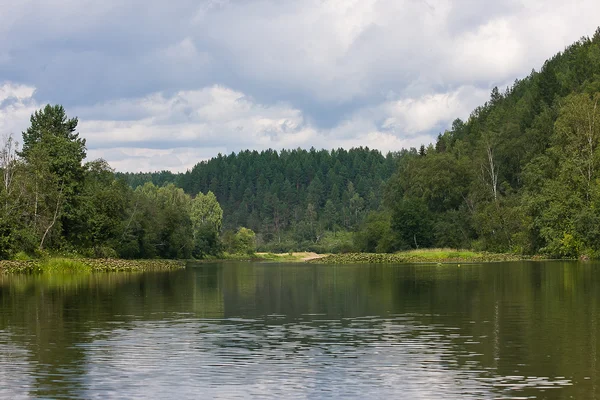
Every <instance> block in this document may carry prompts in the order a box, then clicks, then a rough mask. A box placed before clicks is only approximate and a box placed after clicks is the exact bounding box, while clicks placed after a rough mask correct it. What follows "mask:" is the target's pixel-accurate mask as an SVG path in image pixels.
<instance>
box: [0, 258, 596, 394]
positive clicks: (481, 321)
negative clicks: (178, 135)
mask: <svg viewBox="0 0 600 400" xmlns="http://www.w3.org/2000/svg"><path fill="white" fill-rule="evenodd" d="M599 313H600V264H596V263H575V262H573V263H566V262H531V263H525V262H520V263H492V264H479V265H465V264H463V265H461V266H458V265H444V266H435V265H356V266H353V265H348V266H346V265H344V266H334V265H311V264H267V263H220V264H197V265H189V266H188V268H187V269H186V270H181V271H175V272H164V273H137V274H128V273H104V274H91V275H65V276H60V275H46V276H44V275H39V276H24V275H4V276H0V398H10V399H19V398H78V399H79V398H108V397H110V398H128V399H133V398H139V399H147V398H156V399H159V398H165V399H166V398H174V399H175V398H176V399H198V398H222V399H234V398H273V399H281V398H286V399H288V398H290V399H291V398H343V399H348V398H376V399H387V398H406V399H440V398H445V399H446V398H447V399H453V398H461V399H509V398H514V399H517V398H518V399H522V398H537V399H570V398H573V399H600V388H599V387H598V385H599V384H600V373H599V372H600V371H599V369H600V365H599V360H598V355H599V350H600V349H599V344H598V342H599V338H598V323H599V319H598V318H599Z"/></svg>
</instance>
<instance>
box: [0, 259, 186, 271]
mask: <svg viewBox="0 0 600 400" xmlns="http://www.w3.org/2000/svg"><path fill="white" fill-rule="evenodd" d="M180 268H185V263H183V262H181V261H176V260H122V259H112V258H106V259H92V258H74V259H71V258H49V259H39V260H25V261H17V260H0V274H2V273H44V272H49V273H52V272H120V271H124V272H134V271H168V270H174V269H180Z"/></svg>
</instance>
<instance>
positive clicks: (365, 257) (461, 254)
mask: <svg viewBox="0 0 600 400" xmlns="http://www.w3.org/2000/svg"><path fill="white" fill-rule="evenodd" d="M526 259H531V258H530V257H524V256H519V255H514V254H498V253H486V252H476V251H470V250H454V249H423V250H411V251H404V252H399V253H394V254H381V253H347V254H331V255H328V256H326V257H322V258H318V259H314V260H309V262H314V263H322V264H399V263H475V262H494V261H519V260H526Z"/></svg>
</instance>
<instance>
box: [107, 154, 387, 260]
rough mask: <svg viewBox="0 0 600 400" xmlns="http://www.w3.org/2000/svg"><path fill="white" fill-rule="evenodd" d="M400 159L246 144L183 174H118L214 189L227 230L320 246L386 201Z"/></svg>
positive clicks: (274, 246)
mask: <svg viewBox="0 0 600 400" xmlns="http://www.w3.org/2000/svg"><path fill="white" fill-rule="evenodd" d="M395 161H396V158H395V157H394V156H393V155H392V154H388V155H387V156H383V155H382V154H381V153H380V152H379V151H377V150H370V149H368V148H356V149H350V150H349V151H347V150H344V149H338V150H332V151H326V150H320V151H317V150H315V149H311V150H302V149H297V150H282V151H281V152H277V151H274V150H266V151H262V152H257V151H242V152H240V153H237V154H235V153H232V154H230V155H228V156H222V155H219V156H218V157H215V158H213V159H211V160H209V161H205V162H201V163H199V164H197V165H196V166H195V167H194V168H193V169H192V170H191V171H188V172H186V173H182V174H177V175H175V174H172V173H170V172H166V171H165V172H158V173H154V174H143V173H138V174H118V176H119V177H124V178H125V179H126V181H127V182H128V183H129V185H131V186H132V187H136V186H139V185H142V184H144V183H145V182H153V183H154V184H155V185H163V184H165V183H174V184H175V185H177V186H178V187H181V188H182V189H184V191H185V192H186V193H189V194H192V195H194V194H196V193H202V192H204V193H206V192H208V191H211V192H213V193H214V194H215V195H216V196H217V199H218V201H219V203H220V204H221V207H222V208H223V215H224V218H223V227H224V229H225V230H234V229H236V228H238V227H240V226H244V227H248V228H250V229H252V230H253V231H255V232H257V233H258V235H259V237H258V239H259V244H262V247H266V248H268V249H271V250H280V251H287V250H292V249H293V250H300V249H307V248H309V247H310V248H312V249H319V243H320V241H321V240H322V236H323V234H324V233H325V232H327V231H329V232H335V231H340V230H343V231H355V230H357V229H358V227H359V226H360V224H361V223H362V222H363V220H364V218H365V216H366V215H367V214H368V213H369V212H371V211H375V210H377V209H379V207H380V205H381V201H382V197H383V183H384V182H385V181H386V180H387V179H389V178H390V176H391V175H392V173H393V172H394V170H395V168H396V164H395ZM268 244H270V245H268ZM350 245H351V243H350ZM345 246H346V248H348V249H349V248H350V247H349V244H348V243H346V244H345ZM333 250H335V249H333Z"/></svg>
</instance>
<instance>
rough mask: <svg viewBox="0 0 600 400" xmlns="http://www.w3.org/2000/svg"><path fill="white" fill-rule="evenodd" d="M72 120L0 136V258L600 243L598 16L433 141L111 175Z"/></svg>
mask: <svg viewBox="0 0 600 400" xmlns="http://www.w3.org/2000/svg"><path fill="white" fill-rule="evenodd" d="M76 126H77V120H76V119H69V118H68V117H67V116H66V113H65V110H64V109H63V108H62V107H60V106H54V107H53V106H48V107H46V108H45V109H43V110H40V111H39V112H36V113H35V114H34V115H33V116H32V118H31V127H30V128H29V129H28V130H27V131H26V132H24V133H23V140H22V149H21V150H18V151H17V150H16V149H15V146H14V142H13V139H8V140H6V141H5V145H4V150H3V151H2V154H1V156H2V157H1V159H0V169H1V170H2V172H3V173H2V179H3V185H2V187H1V188H0V200H1V204H2V207H3V212H2V214H1V217H0V218H1V219H0V256H1V257H4V258H6V257H13V256H15V254H18V253H19V252H26V253H29V252H35V251H42V250H43V249H46V248H48V249H56V250H61V249H67V250H69V251H81V252H85V253H86V254H91V255H97V256H104V255H115V256H120V257H129V258H136V257H150V258H152V257H165V258H178V257H180V258H181V257H191V256H195V257H203V256H205V255H207V254H218V253H219V251H221V250H222V249H229V250H235V249H236V248H237V247H236V246H238V247H239V243H241V242H243V241H244V240H245V239H244V235H246V236H248V235H251V232H254V233H255V234H256V237H255V240H256V244H257V246H258V249H262V250H268V251H286V252H287V251H290V250H313V251H319V252H346V251H364V252H394V251H397V250H402V249H409V248H427V247H451V248H471V249H476V250H486V251H493V252H512V253H517V254H538V253H541V254H547V255H551V256H557V257H578V256H582V255H586V256H589V257H599V256H600V29H598V30H597V31H596V32H595V34H594V35H593V37H592V38H582V39H580V40H579V41H578V42H576V43H574V44H573V45H571V46H570V47H568V48H566V49H565V50H564V51H562V52H560V53H558V54H556V55H555V56H554V57H552V58H551V59H549V60H548V61H546V63H545V64H544V65H543V66H542V67H541V69H540V70H539V71H535V70H533V71H532V72H531V73H530V74H529V75H528V76H527V77H524V78H523V79H521V80H516V81H515V82H514V83H513V84H512V85H511V86H510V87H508V88H494V89H493V90H492V92H491V96H490V99H489V101H488V102H486V103H485V104H483V105H481V106H480V107H478V108H476V109H475V110H473V112H472V113H471V115H470V116H469V118H468V119H467V120H466V121H462V120H460V119H456V120H455V121H454V122H453V123H452V126H451V127H450V129H448V130H447V131H445V132H443V133H440V134H439V136H438V137H437V140H436V141H435V143H432V144H429V145H423V146H421V148H419V149H414V148H413V149H398V152H394V153H389V154H387V155H384V154H381V153H380V152H379V151H376V150H370V149H367V148H357V149H350V150H343V149H336V150H331V151H326V150H314V149H311V150H301V149H297V150H282V151H274V150H266V151H261V152H257V151H249V150H247V151H242V152H239V153H237V154H235V153H232V154H230V155H218V156H217V157H215V158H213V159H211V160H208V161H203V162H200V163H199V164H197V165H196V166H195V167H194V168H192V169H191V170H189V171H187V172H185V173H180V174H174V173H171V172H168V171H163V172H156V173H136V174H134V173H114V171H113V170H112V169H110V167H109V166H108V165H107V163H106V162H104V161H102V160H97V161H91V162H87V163H85V164H84V163H83V162H84V158H85V141H84V140H82V139H81V138H80V137H79V136H78V134H77V133H75V132H76ZM83 134H85V133H83ZM199 194H201V195H199ZM240 228H248V229H249V230H251V231H249V230H248V229H240Z"/></svg>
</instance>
